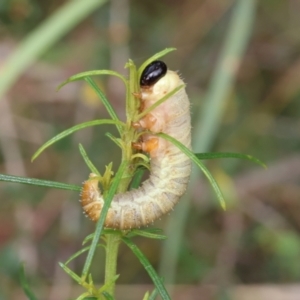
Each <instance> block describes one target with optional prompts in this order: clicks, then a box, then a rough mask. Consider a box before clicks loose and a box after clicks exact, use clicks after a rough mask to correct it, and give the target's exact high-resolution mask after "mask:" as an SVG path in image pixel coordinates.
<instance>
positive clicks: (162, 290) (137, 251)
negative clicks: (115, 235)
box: [122, 237, 171, 300]
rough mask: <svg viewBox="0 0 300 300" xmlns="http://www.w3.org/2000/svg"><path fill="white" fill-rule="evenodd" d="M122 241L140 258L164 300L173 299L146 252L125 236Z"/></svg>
mask: <svg viewBox="0 0 300 300" xmlns="http://www.w3.org/2000/svg"><path fill="white" fill-rule="evenodd" d="M122 241H123V242H124V243H125V244H126V245H127V246H128V247H129V248H130V249H131V251H132V252H133V253H134V254H135V256H136V257H137V258H138V260H139V261H140V263H141V264H142V265H143V267H144V269H145V270H146V271H147V273H148V274H149V276H150V277H151V279H152V281H153V283H154V285H155V287H156V288H157V290H158V292H159V294H160V296H161V298H162V299H163V300H171V298H170V296H169V294H168V292H167V290H166V288H165V286H164V284H163V282H162V280H161V278H160V277H159V276H158V275H157V273H156V272H155V270H154V268H153V267H152V266H151V264H150V263H149V261H148V259H147V258H146V256H145V255H144V253H143V252H142V251H141V250H140V249H139V248H138V247H137V246H136V245H135V244H134V243H133V242H132V241H131V240H130V239H129V238H127V237H123V238H122Z"/></svg>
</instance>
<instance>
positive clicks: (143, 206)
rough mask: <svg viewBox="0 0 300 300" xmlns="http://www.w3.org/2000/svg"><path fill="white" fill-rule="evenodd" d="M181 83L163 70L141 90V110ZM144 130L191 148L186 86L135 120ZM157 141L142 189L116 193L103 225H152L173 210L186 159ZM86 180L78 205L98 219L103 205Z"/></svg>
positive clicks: (185, 171)
mask: <svg viewBox="0 0 300 300" xmlns="http://www.w3.org/2000/svg"><path fill="white" fill-rule="evenodd" d="M182 84H183V81H182V80H181V79H180V77H179V76H178V74H177V73H176V72H173V71H168V72H167V74H166V75H165V76H164V77H162V78H161V79H160V80H159V81H158V82H156V83H155V84H154V85H153V86H152V87H149V88H142V89H141V97H142V101H143V104H144V109H145V108H147V107H149V106H151V105H152V104H153V103H155V102H156V101H158V100H159V99H161V98H162V97H163V96H165V95H166V94H167V93H169V92H171V91H172V90H174V89H175V88H176V87H178V86H180V85H182ZM140 124H141V126H142V127H143V128H145V129H149V130H150V131H152V132H155V133H158V132H163V133H166V134H168V135H170V136H172V137H173V138H175V139H176V140H178V141H180V142H181V143H182V144H184V145H185V146H186V147H188V148H191V118H190V103H189V100H188V96H187V94H186V92H185V89H184V88H182V89H180V90H179V91H178V92H177V93H176V94H174V95H173V96H171V97H170V98H169V99H167V100H166V101H165V102H163V103H162V104H161V105H159V106H158V107H156V108H155V109H154V110H153V111H151V112H150V113H149V114H148V115H147V116H146V117H145V118H143V119H142V120H141V121H140ZM153 138H156V139H158V145H157V147H156V148H155V149H154V150H152V151H150V152H149V154H150V157H151V161H150V176H149V179H147V180H146V181H145V182H144V183H143V184H142V185H141V187H139V188H138V189H135V190H131V191H129V192H126V193H123V194H118V195H116V196H115V197H114V198H113V200H112V203H111V206H110V208H109V211H108V214H107V217H106V221H105V226H106V227H108V228H116V229H130V228H138V227H141V226H144V225H147V224H149V223H152V222H153V221H155V220H156V219H158V218H160V217H161V216H162V215H164V214H166V213H168V212H169V211H170V210H172V209H173V207H174V206H175V204H176V203H177V202H178V201H179V199H180V197H181V196H182V195H183V193H184V192H185V190H186V187H187V184H188V181H189V177H190V173H191V161H190V159H189V158H188V157H187V156H186V155H185V154H184V153H182V152H181V151H180V150H179V149H178V148H177V147H176V146H174V145H173V144H172V143H170V142H167V141H166V140H164V139H162V138H158V137H155V136H152V135H149V134H147V136H144V137H143V139H144V142H145V144H146V143H147V141H149V140H150V139H153ZM94 176H95V175H93V174H91V175H90V179H89V180H88V181H86V182H85V183H84V185H83V189H82V194H81V203H82V207H83V209H84V211H85V212H86V214H87V215H88V216H89V217H90V218H91V219H92V220H93V221H97V220H98V219H99V216H100V213H101V210H102V207H103V205H104V200H103V197H102V195H101V193H100V191H99V188H98V180H97V179H93V177H94Z"/></svg>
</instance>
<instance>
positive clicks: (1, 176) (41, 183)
mask: <svg viewBox="0 0 300 300" xmlns="http://www.w3.org/2000/svg"><path fill="white" fill-rule="evenodd" d="M0 181H6V182H14V183H21V184H29V185H35V186H42V187H50V188H54V189H61V190H68V191H75V192H80V191H81V187H80V186H78V185H73V184H67V183H61V182H56V181H50V180H42V179H36V178H28V177H21V176H13V175H5V174H0Z"/></svg>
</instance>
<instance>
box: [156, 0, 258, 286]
mask: <svg viewBox="0 0 300 300" xmlns="http://www.w3.org/2000/svg"><path fill="white" fill-rule="evenodd" d="M257 3H259V2H258V1H257V0H239V1H235V4H234V6H233V9H232V17H231V20H230V23H229V28H228V33H227V35H226V36H225V42H224V45H222V49H221V51H220V55H219V59H218V61H217V63H216V67H215V70H214V72H213V75H212V79H211V81H210V85H209V88H208V91H207V92H206V95H205V97H204V100H201V99H198V100H199V101H204V104H203V106H201V110H199V113H198V116H196V112H194V116H195V117H196V119H197V122H196V123H195V124H194V126H193V138H192V143H193V149H194V151H196V152H208V151H209V150H210V148H211V146H212V145H213V142H214V140H215V139H216V136H217V133H218V130H219V128H220V124H221V121H222V117H223V114H224V111H225V109H226V107H227V102H228V101H229V100H230V97H228V93H229V92H230V91H233V88H234V82H235V79H236V75H237V72H238V70H239V64H240V62H241V60H242V57H243V55H244V53H245V49H246V47H247V44H248V42H249V39H250V36H251V33H252V28H253V23H254V20H255V12H256V6H257ZM224 14H226V15H228V13H227V12H226V11H225V12H224ZM197 171H198V170H197ZM197 171H195V172H192V176H191V180H190V185H191V186H195V184H197V181H198V180H199V172H197ZM191 198H192V192H191V191H188V192H187V193H186V194H185V196H184V201H180V203H178V208H177V209H176V210H175V211H174V213H173V214H172V215H171V217H170V218H169V219H168V224H167V227H166V235H167V236H168V239H167V240H166V242H165V243H164V246H163V249H162V255H161V260H160V261H161V265H160V274H161V275H162V276H163V277H164V278H165V281H166V282H168V283H172V282H174V280H175V276H176V268H177V262H178V258H179V255H180V249H181V244H182V239H183V234H184V232H185V229H184V227H185V224H186V223H187V221H188V217H189V209H190V203H191V201H190V199H191Z"/></svg>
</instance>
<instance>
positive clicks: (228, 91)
mask: <svg viewBox="0 0 300 300" xmlns="http://www.w3.org/2000/svg"><path fill="white" fill-rule="evenodd" d="M299 14H300V2H299V1H297V0H285V1H282V0H264V1H254V0H237V1H233V0H222V1H217V0H186V1H178V0H164V1H150V0H144V1H138V0H132V1H129V0H122V1H121V0H111V1H100V0H97V1H96V0H86V1H83V0H81V1H69V2H68V1H58V0H51V1H36V0H35V1H33V0H0V98H1V101H0V163H1V164H0V173H4V174H11V175H18V176H27V177H34V178H40V179H48V180H54V181H62V182H66V183H73V184H80V183H81V182H82V181H84V180H85V179H86V178H87V177H88V173H89V171H88V169H87V167H86V166H85V164H84V162H83V161H82V158H81V156H80V154H79V151H78V144H79V143H82V144H83V145H84V147H85V149H86V150H87V152H88V154H89V156H90V157H91V159H92V160H93V162H94V163H95V164H96V166H98V168H99V169H100V170H104V166H105V164H108V163H109V162H110V161H113V162H114V167H115V170H116V168H117V166H118V162H119V161H120V151H119V149H117V147H115V145H114V144H113V143H112V142H111V141H110V140H109V139H108V138H107V137H105V132H108V131H109V132H112V133H115V134H116V131H115V130H114V129H112V127H111V126H110V127H107V128H106V127H95V128H90V129H85V130H83V131H81V132H78V133H76V134H75V135H73V136H71V137H68V138H66V139H64V140H62V141H60V142H59V143H57V144H55V145H54V146H52V147H50V148H49V149H47V150H46V151H45V152H44V153H43V154H42V155H41V156H40V157H39V158H38V159H37V160H35V161H34V162H33V163H31V156H32V154H33V153H34V152H35V151H36V150H37V148H38V147H39V146H40V145H41V144H43V143H44V142H45V141H47V140H48V139H49V138H51V137H53V136H54V135H56V134H57V133H59V132H60V131H62V130H65V129H67V128H69V127H71V126H73V125H75V124H77V123H80V122H84V121H89V120H92V119H95V118H105V117H107V113H106V112H105V110H104V108H103V107H102V106H101V104H100V101H99V100H98V99H97V97H96V95H95V94H94V93H93V91H92V90H90V88H89V87H88V86H87V85H86V84H84V83H81V82H78V83H72V84H69V85H67V86H66V87H64V88H63V89H62V90H60V91H59V92H56V87H57V86H58V84H59V83H61V82H62V81H64V80H65V79H66V78H67V77H69V76H71V75H73V74H75V73H78V72H82V71H87V70H93V69H113V70H115V71H118V72H120V73H122V74H125V75H126V69H124V65H125V63H126V62H127V60H128V59H129V58H131V59H133V60H134V61H135V63H136V64H137V65H140V64H141V63H142V62H143V61H144V60H146V59H147V58H148V57H150V56H151V55H153V54H154V53H156V52H158V51H160V50H162V49H164V48H166V47H176V48H177V51H176V52H172V53H171V54H169V55H168V56H166V57H165V58H164V59H163V60H164V61H165V62H166V63H167V65H168V66H169V68H170V69H172V70H179V73H180V74H181V76H182V77H183V78H184V80H185V82H186V83H187V92H188V94H189V96H190V100H191V112H192V118H193V122H194V128H193V136H194V139H193V143H194V150H195V152H221V151H223V152H239V153H245V154H250V155H253V156H255V157H257V158H259V159H261V160H262V161H264V162H265V163H266V164H267V166H268V169H267V170H264V169H263V168H261V167H259V166H256V165H253V164H252V163H249V162H245V161H240V160H232V159H224V160H214V161H207V164H206V165H207V167H208V168H209V169H210V170H211V171H212V173H213V175H214V176H215V178H216V179H217V181H218V183H219V184H220V187H221V189H222V191H223V192H224V195H225V197H226V201H227V211H225V212H224V211H222V209H221V208H220V206H219V204H218V203H217V201H216V197H215V195H214V194H213V192H212V190H211V188H210V186H209V184H208V182H207V181H206V180H205V178H203V177H202V176H198V175H197V176H196V172H195V174H194V175H193V177H192V180H191V184H190V190H189V191H188V194H187V196H186V197H185V198H183V199H182V200H181V202H180V204H179V205H178V206H177V207H176V208H175V211H174V212H173V213H172V214H171V215H170V216H165V217H164V218H163V219H162V220H160V221H158V222H156V223H155V226H157V227H161V228H164V230H165V232H166V233H167V234H168V236H169V239H168V240H167V241H165V242H158V241H152V240H147V239H143V238H141V239H136V242H137V244H138V245H139V247H140V248H141V249H142V250H143V251H144V253H145V254H146V255H147V256H148V258H149V260H150V261H151V263H152V264H153V265H154V266H155V268H156V269H157V270H159V271H160V274H161V275H162V276H164V277H165V282H166V283H173V284H175V285H182V284H187V285H194V286H200V287H202V286H210V285H212V286H214V287H215V288H214V289H213V291H210V292H209V293H208V294H207V295H206V296H205V297H204V296H203V298H200V296H199V297H198V296H196V298H194V297H193V296H189V297H190V298H189V297H188V296H186V295H187V294H183V296H182V298H180V296H179V294H178V295H177V298H176V296H174V299H241V300H243V299H253V298H256V299H263V298H259V296H255V291H256V289H253V290H252V291H251V293H252V294H251V295H252V297H253V298H247V293H248V292H247V290H246V292H241V293H240V294H238V292H236V293H232V292H231V291H232V287H233V288H234V287H240V286H244V285H246V286H247V285H249V286H253V285H256V284H259V287H260V286H262V287H264V286H268V287H269V284H275V285H272V287H273V288H274V289H275V291H276V287H278V286H282V285H283V284H287V285H288V286H290V285H291V284H295V283H297V282H299V280H300V236H299V230H300V187H299V182H300V154H299V150H300V139H299V136H300V121H299V116H300V101H299V98H300V35H299V30H300V18H299ZM97 82H98V84H99V86H101V87H102V88H103V90H104V91H105V93H106V94H107V95H108V98H109V99H110V100H111V102H112V104H113V106H114V108H115V109H116V111H117V113H118V114H119V115H120V116H122V118H124V104H125V102H124V101H125V94H124V87H123V85H122V83H121V82H120V81H119V80H118V79H115V78H111V77H98V78H97ZM78 198H79V196H78V195H77V194H75V193H72V192H66V191H59V190H50V189H46V188H38V187H31V186H23V185H18V184H12V183H9V184H8V183H0V299H1V300H2V299H25V296H23V295H22V291H21V290H20V284H19V281H18V268H19V266H20V263H21V262H24V263H25V268H26V272H27V274H28V276H29V278H30V281H31V283H32V286H33V289H34V290H35V291H36V292H37V294H38V295H40V299H70V297H71V295H72V291H73V289H74V287H73V282H72V281H71V280H70V279H69V278H68V277H67V275H66V274H65V273H64V272H63V271H62V270H61V269H60V267H59V266H58V261H65V260H66V259H67V258H68V257H69V256H70V255H72V254H73V253H74V252H76V251H77V250H78V249H79V248H80V247H81V242H82V240H83V238H84V237H85V236H86V235H87V234H89V233H91V232H92V231H93V228H94V224H93V223H92V222H91V221H89V220H88V219H86V218H85V217H84V216H83V214H82V211H81V208H80V205H79V203H78ZM120 251H121V252H120V256H119V262H118V273H119V274H121V276H120V278H119V280H118V283H119V284H121V285H123V284H124V285H127V284H135V285H141V286H142V285H144V284H150V283H151V282H150V279H149V278H148V276H147V274H146V272H145V271H144V270H143V268H142V266H141V265H140V264H139V263H138V261H137V259H136V258H135V257H134V256H133V255H132V254H131V253H130V251H129V250H128V249H126V248H125V247H123V246H122V247H121V250H120ZM103 255H104V252H103V251H102V250H99V252H98V254H97V257H96V260H95V264H94V265H93V269H92V271H93V273H94V280H95V281H97V282H99V283H101V282H102V280H103V262H104V260H103ZM83 262H84V258H81V257H80V258H79V259H77V260H76V261H75V262H74V263H73V265H72V266H71V267H72V268H73V269H74V270H76V271H77V272H79V273H80V271H81V269H82V264H83ZM227 291H228V293H227ZM272 292H273V294H272V295H273V296H272V297H273V298H272V299H277V298H276V295H277V296H278V295H279V294H278V293H277V294H276V292H275V294H274V290H272V291H270V293H272ZM288 293H289V292H288V291H287V292H286V293H285V294H284V295H285V296H286V295H287V294H288ZM295 293H296V294H295V295H297V293H298V295H299V293H300V287H299V290H297V291H295ZM237 294H238V296H237ZM46 295H47V296H46ZM196 295H198V294H196ZM199 295H200V294H199ZM218 295H219V296H218ZM267 295H271V294H267ZM295 295H294V296H295ZM248 296H249V295H248ZM285 296H282V295H281V296H278V297H279V298H278V299H297V297H296V298H284V297H285ZM128 297H129V298H128V299H141V298H134V297H136V294H135V295H134V296H132V295H131V296H128ZM215 297H218V298H215ZM236 297H238V298H236ZM120 299H125V295H124V294H123V298H122V296H121V297H120ZM126 299H127V298H126ZM264 299H265V298H264Z"/></svg>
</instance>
